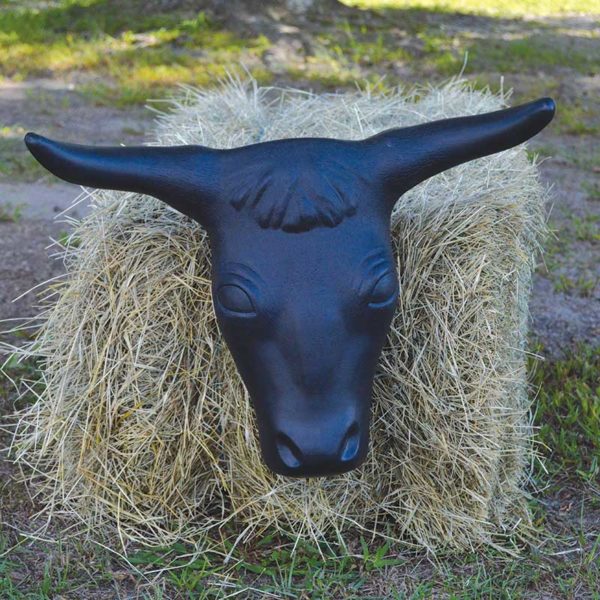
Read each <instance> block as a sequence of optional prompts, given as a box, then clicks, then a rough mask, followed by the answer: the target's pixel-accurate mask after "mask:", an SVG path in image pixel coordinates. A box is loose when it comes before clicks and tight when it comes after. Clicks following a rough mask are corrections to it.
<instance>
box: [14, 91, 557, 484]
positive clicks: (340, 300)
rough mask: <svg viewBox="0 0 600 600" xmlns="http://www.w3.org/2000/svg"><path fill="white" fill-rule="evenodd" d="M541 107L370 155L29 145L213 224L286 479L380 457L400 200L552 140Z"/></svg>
mask: <svg viewBox="0 0 600 600" xmlns="http://www.w3.org/2000/svg"><path fill="white" fill-rule="evenodd" d="M554 110H555V108H554V102H553V101H552V100H550V99H542V100H538V101H536V102H532V103H529V104H525V105H523V106H519V107H516V108H510V109H506V110H500V111H497V112H493V113H488V114H484V115H478V116H473V117H465V118H457V119H448V120H443V121H437V122H433V123H428V124H424V125H419V126H415V127H408V128H404V129H391V130H388V131H384V132H383V133H380V134H378V135H375V136H373V137H370V138H368V139H365V140H361V141H342V140H335V139H323V138H304V139H287V140H279V141H270V142H264V143H260V144H254V145H251V146H246V147H242V148H235V149H231V150H214V149H210V148H205V147H202V146H177V147H132V148H123V147H116V148H99V147H89V146H80V145H73V144H65V143H59V142H55V141H52V140H49V139H46V138H43V137H41V136H38V135H35V134H32V133H30V134H28V135H27V136H26V138H25V141H26V144H27V146H28V148H29V150H30V151H31V152H32V154H33V155H34V156H35V157H36V159H37V160H38V161H39V162H40V163H41V164H42V165H43V166H44V167H46V168H47V169H48V170H50V171H51V172H52V173H54V174H55V175H57V176H58V177H60V178H62V179H64V180H66V181H69V182H72V183H77V184H81V185H85V186H90V187H96V188H108V189H116V190H124V191H131V192H137V193H141V194H148V195H151V196H155V197H156V198H159V199H160V200H163V201H164V202H167V203H168V204H170V205H171V206H173V207H174V208H176V209H177V210H179V211H181V212H182V213H184V214H185V215H187V216H188V217H191V218H192V219H194V220H196V221H198V222H199V223H201V224H202V225H203V226H204V227H205V228H206V230H207V231H208V234H209V239H210V243H211V248H212V256H213V284H212V285H213V302H214V307H215V311H216V315H217V319H218V323H219V326H220V328H221V331H222V333H223V335H224V337H225V340H226V341H227V343H228V345H229V348H230V350H231V352H232V354H233V357H234V359H235V362H236V364H237V367H238V369H239V372H240V374H241V376H242V379H243V381H244V383H245V385H246V387H247V389H248V391H249V393H250V396H251V398H252V401H253V405H254V408H255V411H256V414H257V419H258V426H259V434H260V441H261V447H262V452H263V457H264V459H265V462H266V463H267V465H268V466H269V467H270V468H271V469H272V470H273V471H275V472H276V473H280V474H283V475H290V476H302V477H307V476H316V475H330V474H335V473H342V472H345V471H349V470H350V469H353V468H355V467H356V466H358V465H359V464H360V463H361V462H362V461H363V459H364V458H365V455H366V453H367V449H368V438H369V414H370V403H371V394H372V385H373V377H374V373H375V368H376V364H377V360H378V357H379V355H380V352H381V349H382V346H383V344H384V341H385V339H386V334H387V331H388V328H389V325H390V322H391V319H392V316H393V313H394V308H395V304H396V299H397V296H398V287H397V276H396V273H395V269H394V261H393V257H392V249H391V240H390V214H391V211H392V208H393V206H394V203H395V202H396V200H397V199H398V198H399V197H400V196H401V195H402V194H403V193H404V192H406V191H407V190H409V189H410V188H412V187H413V186H415V185H416V184H418V183H419V182H421V181H423V180H425V179H427V178H428V177H431V176H432V175H435V174H436V173H439V172H441V171H443V170H445V169H449V168H451V167H453V166H455V165H458V164H460V163H463V162H466V161H469V160H472V159H475V158H478V157H481V156H485V155H488V154H492V153H495V152H499V151H501V150H505V149H508V148H510V147H512V146H515V145H517V144H520V143H522V142H524V141H525V140H527V139H529V138H530V137H532V136H533V135H535V134H536V133H538V132H539V131H540V130H541V129H543V128H544V127H545V126H546V125H547V124H548V123H549V122H550V121H551V120H552V117H553V115H554Z"/></svg>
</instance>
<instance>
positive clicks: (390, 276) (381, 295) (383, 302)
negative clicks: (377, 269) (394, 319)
mask: <svg viewBox="0 0 600 600" xmlns="http://www.w3.org/2000/svg"><path fill="white" fill-rule="evenodd" d="M397 289H398V283H397V280H396V276H395V274H394V273H391V272H389V271H388V272H387V273H385V274H384V275H382V276H381V277H380V278H379V279H378V280H377V282H376V283H375V285H374V286H373V288H372V290H371V293H370V294H369V306H370V307H371V308H382V307H384V306H387V305H388V304H390V303H391V302H392V301H393V300H394V299H395V297H396V291H397Z"/></svg>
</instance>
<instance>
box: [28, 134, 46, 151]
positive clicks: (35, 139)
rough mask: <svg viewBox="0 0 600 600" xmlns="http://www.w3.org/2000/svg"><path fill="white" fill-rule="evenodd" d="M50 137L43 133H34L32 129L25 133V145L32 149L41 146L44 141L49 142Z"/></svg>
mask: <svg viewBox="0 0 600 600" xmlns="http://www.w3.org/2000/svg"><path fill="white" fill-rule="evenodd" d="M47 141H48V139H47V138H45V137H44V136H43V135H38V134H37V133H33V132H32V131H30V132H29V133H27V134H26V135H25V145H26V146H27V148H29V150H30V151H33V150H35V149H36V148H39V147H40V146H41V145H42V144H44V142H47Z"/></svg>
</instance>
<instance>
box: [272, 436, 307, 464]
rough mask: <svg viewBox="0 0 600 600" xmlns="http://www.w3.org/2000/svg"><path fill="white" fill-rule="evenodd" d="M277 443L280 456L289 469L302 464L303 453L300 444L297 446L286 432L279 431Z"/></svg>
mask: <svg viewBox="0 0 600 600" xmlns="http://www.w3.org/2000/svg"><path fill="white" fill-rule="evenodd" d="M275 443H276V445H277V452H278V453H279V458H281V461H282V462H283V464H284V465H285V466H286V467H288V468H289V469H297V468H298V467H299V466H300V465H301V464H302V461H301V460H300V459H301V456H302V454H301V452H300V450H299V449H298V446H296V444H294V442H292V440H291V439H290V438H289V437H288V436H287V435H285V433H278V434H277V437H276V439H275Z"/></svg>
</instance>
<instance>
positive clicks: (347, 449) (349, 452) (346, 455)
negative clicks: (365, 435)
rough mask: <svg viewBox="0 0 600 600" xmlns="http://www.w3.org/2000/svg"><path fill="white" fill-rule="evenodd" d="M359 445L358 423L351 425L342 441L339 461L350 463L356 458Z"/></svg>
mask: <svg viewBox="0 0 600 600" xmlns="http://www.w3.org/2000/svg"><path fill="white" fill-rule="evenodd" d="M359 445H360V436H359V431H358V423H353V424H352V425H351V426H350V428H349V429H348V431H347V432H346V435H345V436H344V439H343V440H342V445H341V451H340V459H341V460H342V461H344V462H348V461H351V460H353V459H355V458H356V455H357V454H358V448H359Z"/></svg>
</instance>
